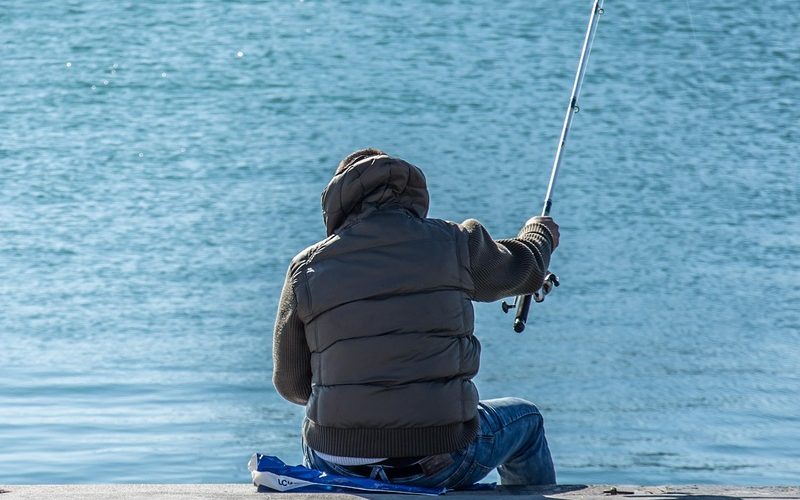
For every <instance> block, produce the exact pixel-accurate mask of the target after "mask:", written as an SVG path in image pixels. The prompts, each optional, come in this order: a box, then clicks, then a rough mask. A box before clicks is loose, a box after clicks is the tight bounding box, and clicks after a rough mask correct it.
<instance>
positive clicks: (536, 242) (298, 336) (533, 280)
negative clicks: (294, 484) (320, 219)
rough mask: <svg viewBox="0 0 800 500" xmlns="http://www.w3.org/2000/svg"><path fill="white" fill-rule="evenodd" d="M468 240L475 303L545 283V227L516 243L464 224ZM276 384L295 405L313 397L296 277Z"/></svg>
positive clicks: (283, 321)
mask: <svg viewBox="0 0 800 500" xmlns="http://www.w3.org/2000/svg"><path fill="white" fill-rule="evenodd" d="M462 226H463V228H464V229H465V230H466V231H467V233H468V235H469V254H470V272H471V275H472V279H473V281H474V283H475V292H474V295H473V296H472V297H471V299H472V300H475V301H479V302H492V301H495V300H498V299H501V298H504V297H511V296H515V295H521V294H527V293H532V292H533V291H535V290H537V289H538V288H539V287H540V286H541V284H542V281H543V280H544V275H545V273H546V271H547V267H548V265H549V263H550V252H551V245H552V241H553V238H552V235H551V234H550V232H549V230H548V229H547V228H546V227H545V226H544V225H542V224H528V225H527V226H525V227H524V228H523V229H522V230H521V231H520V233H519V235H518V236H517V237H516V238H509V239H502V240H497V241H495V240H493V239H492V238H491V236H490V235H489V233H488V232H487V231H486V229H485V228H484V227H483V226H482V225H481V223H480V222H478V221H477V220H474V219H469V220H467V221H465V222H464V223H463V224H462ZM272 354H273V362H274V371H273V383H274V385H275V388H276V389H277V390H278V393H279V394H280V395H281V396H283V397H284V398H285V399H287V400H288V401H290V402H292V403H296V404H299V405H305V404H306V403H308V399H309V396H310V395H311V363H310V362H311V353H310V350H309V347H308V344H307V342H306V336H305V329H304V325H303V323H302V322H301V321H300V319H299V317H298V312H297V298H296V296H295V291H294V289H293V287H292V283H291V277H290V276H287V281H286V283H285V284H284V287H283V293H282V294H281V299H280V305H279V307H278V314H277V317H276V319H275V331H274V336H273V351H272Z"/></svg>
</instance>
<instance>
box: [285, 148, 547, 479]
mask: <svg viewBox="0 0 800 500" xmlns="http://www.w3.org/2000/svg"><path fill="white" fill-rule="evenodd" d="M322 210H323V217H324V219H325V225H326V228H327V235H328V236H327V238H326V239H324V240H322V241H320V242H319V243H317V244H316V245H313V246H311V247H309V248H307V249H306V250H304V251H303V252H301V253H300V254H299V255H297V257H295V258H294V260H293V261H292V263H291V265H290V267H289V270H288V273H287V276H286V283H285V285H284V288H283V293H282V296H281V302H280V306H279V309H278V315H277V318H276V322H275V333H274V343H273V358H274V364H275V371H274V374H273V382H274V384H275V387H276V389H277V390H278V392H279V393H280V394H281V395H282V396H283V397H284V398H286V399H287V400H289V401H291V402H293V403H297V404H300V405H305V406H306V419H305V421H304V423H303V447H304V451H305V461H304V462H305V465H307V466H309V467H312V468H315V469H318V470H322V471H325V472H329V473H333V474H339V475H346V476H361V477H372V478H375V479H379V480H383V481H387V482H392V483H396V484H407V485H415V486H424V487H447V488H458V487H464V486H468V485H470V484H473V483H475V482H477V481H479V480H480V479H482V478H483V477H485V476H486V475H487V474H488V473H489V472H491V470H492V469H493V468H495V467H497V468H498V471H499V474H500V478H501V481H502V483H503V484H506V485H507V484H553V483H555V471H554V469H553V462H552V459H551V457H550V450H549V449H548V446H547V440H546V438H545V434H544V426H543V421H542V417H541V415H540V413H539V410H538V409H537V408H536V407H535V406H534V405H533V404H532V403H529V402H527V401H524V400H521V399H517V398H503V399H497V400H489V401H479V399H478V392H477V389H476V388H475V386H474V384H473V383H472V380H471V379H472V378H473V377H474V376H475V375H476V374H477V373H478V365H479V358H480V343H479V342H478V339H477V338H476V337H474V336H473V329H474V317H473V309H472V301H476V300H477V301H485V302H489V301H494V300H497V299H500V298H503V297H510V296H514V295H521V294H526V293H531V292H533V291H535V290H537V289H538V288H539V287H541V285H542V283H543V280H544V276H545V273H546V270H547V267H548V264H549V262H550V253H551V252H552V251H553V250H554V249H555V248H556V246H558V240H559V231H558V225H557V224H556V223H555V222H553V220H552V219H551V218H550V217H534V218H532V219H531V220H529V221H528V223H527V224H526V225H525V227H524V228H523V229H522V230H521V231H520V233H519V235H518V236H517V237H516V238H511V239H504V240H498V241H494V240H492V238H491V237H490V236H489V233H488V232H487V231H486V230H485V229H484V228H483V226H481V224H480V223H479V222H478V221H476V220H474V219H470V220H467V221H465V222H464V223H463V224H460V225H459V224H455V223H452V222H447V221H443V220H439V219H429V218H426V215H427V212H428V190H427V186H426V182H425V177H424V175H423V174H422V172H421V171H420V170H419V169H418V168H417V167H415V166H414V165H411V164H410V163H407V162H405V161H403V160H401V159H399V158H392V157H390V156H388V155H386V154H385V153H383V152H382V151H379V150H376V149H365V150H361V151H356V152H355V153H352V154H351V155H349V156H348V157H347V158H345V159H344V160H342V162H341V163H340V164H339V167H338V169H337V170H336V174H335V175H334V177H333V179H332V180H331V181H330V183H329V184H328V186H327V187H326V188H325V190H324V191H323V193H322Z"/></svg>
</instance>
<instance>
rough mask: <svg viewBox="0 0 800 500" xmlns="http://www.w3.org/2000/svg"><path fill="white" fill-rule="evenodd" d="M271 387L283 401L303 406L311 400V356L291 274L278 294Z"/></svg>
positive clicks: (289, 273) (287, 276)
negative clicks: (279, 294) (298, 311)
mask: <svg viewBox="0 0 800 500" xmlns="http://www.w3.org/2000/svg"><path fill="white" fill-rule="evenodd" d="M272 361H273V365H274V370H273V372H272V383H273V384H274V385H275V389H277V390H278V393H279V394H280V395H281V396H283V397H284V398H285V399H286V400H288V401H290V402H292V403H297V404H299V405H305V404H306V403H307V402H308V398H309V396H311V353H310V352H309V349H308V343H307V342H306V333H305V327H304V326H303V322H302V321H300V318H299V317H298V315H297V297H296V296H295V294H294V287H293V286H292V273H291V270H290V271H289V272H288V273H287V274H286V282H285V283H284V285H283V292H282V293H281V303H280V305H279V306H278V315H277V316H276V317H275V332H274V335H273V338H272Z"/></svg>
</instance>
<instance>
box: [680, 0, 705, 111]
mask: <svg viewBox="0 0 800 500" xmlns="http://www.w3.org/2000/svg"><path fill="white" fill-rule="evenodd" d="M686 12H688V13H689V28H690V29H691V30H692V40H693V41H694V51H695V54H697V56H698V62H699V63H700V79H701V80H702V82H703V90H704V91H705V94H706V97H708V96H710V95H711V92H709V90H708V85H707V82H706V70H705V65H704V64H703V62H702V61H700V60H699V59H700V41H699V40H698V39H697V30H695V29H694V19H693V17H692V7H691V6H690V5H689V0H686Z"/></svg>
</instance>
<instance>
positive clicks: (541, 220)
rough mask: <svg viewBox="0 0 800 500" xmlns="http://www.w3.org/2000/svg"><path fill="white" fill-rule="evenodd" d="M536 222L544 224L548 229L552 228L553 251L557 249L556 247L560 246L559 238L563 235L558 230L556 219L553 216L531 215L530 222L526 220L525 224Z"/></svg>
mask: <svg viewBox="0 0 800 500" xmlns="http://www.w3.org/2000/svg"><path fill="white" fill-rule="evenodd" d="M534 223H535V224H542V225H544V226H545V227H546V228H547V229H549V230H550V234H552V235H553V248H551V251H552V250H555V249H556V247H557V246H558V240H559V238H560V236H561V235H560V234H559V232H558V224H556V221H554V220H553V218H552V217H550V216H546V217H545V216H542V215H537V216H536V217H531V218H530V219H529V220H528V222H526V223H525V224H526V225H527V224H534Z"/></svg>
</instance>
